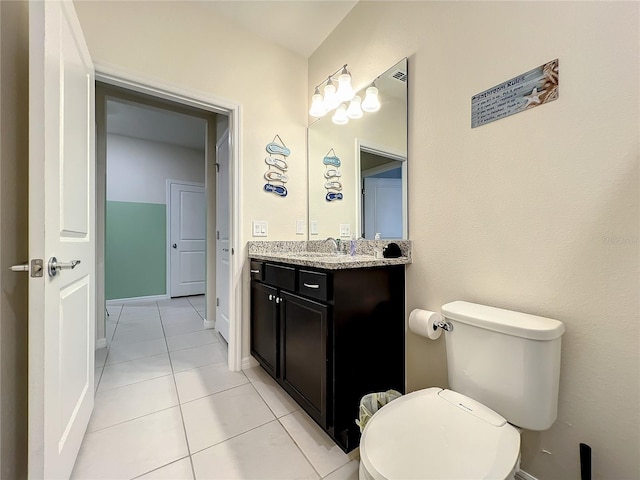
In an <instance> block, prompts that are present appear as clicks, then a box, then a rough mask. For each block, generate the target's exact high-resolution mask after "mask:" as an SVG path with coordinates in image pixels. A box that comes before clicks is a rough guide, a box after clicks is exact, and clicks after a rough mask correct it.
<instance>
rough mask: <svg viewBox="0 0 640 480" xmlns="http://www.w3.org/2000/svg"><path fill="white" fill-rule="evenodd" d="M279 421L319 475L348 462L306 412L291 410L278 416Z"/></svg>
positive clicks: (323, 474)
mask: <svg viewBox="0 0 640 480" xmlns="http://www.w3.org/2000/svg"><path fill="white" fill-rule="evenodd" d="M280 423H282V425H283V426H284V428H285V429H286V430H287V432H289V435H291V438H293V441H294V442H296V444H297V445H298V447H300V450H302V453H304V455H305V457H307V459H308V460H309V461H310V462H311V464H312V465H313V467H314V468H315V469H316V471H317V472H318V473H319V474H320V476H322V477H324V476H325V475H328V474H330V473H331V472H333V471H334V470H336V469H337V468H340V467H341V466H342V465H345V464H346V463H348V462H349V460H350V459H349V457H348V455H347V454H346V453H344V452H343V451H342V450H341V449H340V447H338V446H337V445H336V444H335V442H334V441H333V440H331V438H330V437H329V436H328V435H327V434H326V433H325V432H324V431H323V430H322V429H321V428H320V427H319V426H318V425H317V424H316V423H315V422H314V421H313V420H312V419H311V418H310V417H309V416H308V415H307V414H306V413H304V412H302V411H297V412H293V413H291V414H289V415H286V416H284V417H282V418H280Z"/></svg>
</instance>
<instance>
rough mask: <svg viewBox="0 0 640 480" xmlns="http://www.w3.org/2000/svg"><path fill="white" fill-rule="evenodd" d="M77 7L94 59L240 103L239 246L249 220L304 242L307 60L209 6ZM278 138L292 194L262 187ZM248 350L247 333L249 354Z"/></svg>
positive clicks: (274, 235)
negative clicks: (300, 226)
mask: <svg viewBox="0 0 640 480" xmlns="http://www.w3.org/2000/svg"><path fill="white" fill-rule="evenodd" d="M74 5H75V7H76V10H77V12H78V17H79V19H80V23H81V25H82V28H83V31H84V35H85V37H86V40H87V44H88V45H89V50H90V52H91V56H92V58H93V60H94V62H96V63H97V64H106V65H110V66H115V67H118V68H120V69H123V70H125V71H129V72H132V73H134V74H139V75H142V76H143V77H145V78H151V79H153V80H155V81H158V82H162V83H165V84H169V85H175V86H178V87H179V88H181V89H186V90H195V91H199V92H204V93H206V94H210V95H212V96H215V97H221V98H225V99H228V100H230V101H234V102H238V103H239V104H240V105H241V109H242V124H241V133H242V138H241V149H242V154H241V155H242V157H241V158H240V168H241V182H242V187H241V188H242V198H241V200H240V210H241V212H242V216H243V217H242V222H243V224H242V225H241V238H240V242H239V245H241V246H242V249H241V251H239V252H236V254H237V255H241V257H242V258H243V259H244V258H245V257H246V250H245V248H244V245H245V244H246V241H247V240H250V239H251V237H250V235H251V221H252V220H267V221H268V222H269V237H268V240H295V239H299V238H300V237H296V235H295V220H296V219H306V216H307V207H306V198H307V191H306V189H307V187H306V184H307V174H306V161H305V158H306V144H305V127H306V121H307V114H306V84H307V62H306V59H304V58H303V57H301V56H299V55H297V54H294V53H291V52H290V51H288V50H285V49H283V48H282V47H279V46H276V45H275V44H273V43H270V42H268V41H265V40H263V39H260V38H258V37H256V36H255V35H253V34H250V33H248V32H246V31H243V30H241V29H238V28H236V27H231V26H229V24H228V22H227V21H226V20H224V19H222V18H217V17H216V16H215V15H214V14H213V13H212V12H211V11H210V10H209V9H207V8H206V6H205V7H203V6H198V5H195V4H192V3H189V2H162V1H159V2H111V1H96V2H93V1H92V2H88V1H76V2H75V3H74ZM178 5H179V6H178ZM276 134H279V135H280V137H281V138H282V139H283V140H284V142H285V143H286V144H287V146H288V147H289V148H290V149H291V151H292V154H291V156H290V157H289V170H288V172H287V173H288V175H289V183H288V184H287V187H288V190H289V195H288V196H287V197H286V198H281V197H278V196H276V195H274V194H271V193H266V192H264V191H263V186H264V184H265V180H264V178H263V175H264V172H265V171H266V170H267V168H266V167H267V165H266V164H265V162H264V158H265V156H266V155H267V152H266V151H265V146H266V144H267V143H269V142H271V141H272V139H273V137H274V136H275V135H276ZM243 292H244V295H243V298H244V303H243V332H247V331H248V315H247V311H248V300H247V299H248V279H247V280H246V281H245V282H244V284H243ZM212 297H213V296H212ZM248 351H249V339H248V336H247V335H245V336H244V338H243V352H244V353H243V356H247V355H248Z"/></svg>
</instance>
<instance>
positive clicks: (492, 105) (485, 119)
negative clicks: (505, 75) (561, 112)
mask: <svg viewBox="0 0 640 480" xmlns="http://www.w3.org/2000/svg"><path fill="white" fill-rule="evenodd" d="M558 72H559V70H558V59H557V58H556V59H555V60H552V61H550V62H548V63H545V64H544V65H542V66H540V67H538V68H534V69H533V70H529V71H528V72H526V73H523V74H522V75H518V76H517V77H514V78H512V79H511V80H507V81H506V82H504V83H501V84H499V85H496V86H495V87H493V88H490V89H488V90H485V91H484V92H481V93H478V94H477V95H474V96H473V97H471V128H476V127H479V126H481V125H484V124H486V123H490V122H493V121H495V120H500V119H501V118H504V117H508V116H509V115H514V114H516V113H520V112H524V111H525V110H529V109H531V108H534V107H537V106H539V105H542V104H544V103H549V102H552V101H554V100H557V99H558V84H559V73H558Z"/></svg>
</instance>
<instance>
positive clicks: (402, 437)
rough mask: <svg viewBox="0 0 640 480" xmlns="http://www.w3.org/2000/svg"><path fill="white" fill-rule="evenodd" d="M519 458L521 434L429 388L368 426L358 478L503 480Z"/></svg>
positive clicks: (487, 412)
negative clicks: (487, 479) (483, 479)
mask: <svg viewBox="0 0 640 480" xmlns="http://www.w3.org/2000/svg"><path fill="white" fill-rule="evenodd" d="M519 454H520V434H519V433H518V431H517V430H516V428H515V427H513V426H512V425H510V424H508V423H507V422H506V420H505V419H504V418H502V417H501V416H500V415H498V414H497V413H496V412H494V411H493V410H491V409H489V408H487V407H485V406H484V405H482V404H481V403H479V402H476V401H475V400H473V399H471V398H469V397H465V396H464V395H461V394H459V393H456V392H453V391H451V390H443V389H441V388H428V389H426V390H419V391H417V392H413V393H410V394H408V395H405V396H403V397H400V398H399V399H397V400H394V401H393V402H391V403H389V404H388V405H386V406H384V407H382V408H381V409H380V410H379V411H378V412H377V413H376V414H375V415H374V416H373V417H372V418H371V419H370V420H369V422H368V423H367V426H366V428H365V430H364V432H363V434H362V438H361V440H360V460H361V466H360V468H361V473H364V475H361V478H363V477H364V478H372V479H374V480H398V479H403V480H405V479H424V480H426V479H438V480H442V479H479V478H492V479H505V478H508V477H509V476H510V475H513V472H514V469H515V468H516V465H517V463H518V458H519ZM362 469H364V472H362Z"/></svg>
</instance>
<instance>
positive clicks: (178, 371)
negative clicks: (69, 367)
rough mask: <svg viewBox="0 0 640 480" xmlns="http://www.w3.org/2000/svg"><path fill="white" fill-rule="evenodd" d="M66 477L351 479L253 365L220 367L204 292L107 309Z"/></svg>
mask: <svg viewBox="0 0 640 480" xmlns="http://www.w3.org/2000/svg"><path fill="white" fill-rule="evenodd" d="M108 310H109V314H110V316H109V317H108V320H107V337H108V339H109V340H110V348H109V349H108V351H107V349H102V350H99V351H97V352H96V372H95V378H96V397H95V407H94V411H93V416H92V417H91V421H90V423H89V427H88V429H87V433H86V435H85V438H84V441H83V443H82V447H81V449H80V453H79V455H78V459H77V461H76V465H75V468H74V471H73V474H72V477H71V478H73V479H86V480H88V479H133V478H141V479H171V480H182V479H191V480H193V479H198V480H199V479H209V478H211V479H273V480H286V479H319V478H324V479H328V480H357V478H358V460H357V453H355V452H354V453H352V454H350V455H346V454H345V453H343V452H342V450H340V448H338V447H337V446H336V445H335V444H334V443H333V441H332V440H331V439H330V438H329V437H328V436H327V435H326V434H325V433H324V432H323V431H322V430H321V429H320V428H319V427H318V426H317V425H316V424H315V423H314V422H313V420H311V418H310V417H309V416H307V414H306V413H304V412H303V411H302V410H300V408H299V407H298V405H297V404H296V403H295V402H294V401H293V400H292V399H291V398H290V397H289V396H288V395H287V394H286V393H285V392H284V391H283V390H282V389H281V388H280V386H279V385H278V384H277V383H276V382H275V381H273V379H272V378H271V377H269V376H268V375H267V374H266V373H265V372H264V371H263V370H262V369H261V368H260V367H257V368H252V369H249V370H246V371H244V372H231V371H229V369H228V368H227V349H226V344H225V343H224V340H222V339H221V338H220V337H218V335H217V334H216V333H215V332H214V331H213V330H206V329H204V328H203V322H202V317H203V311H204V297H203V296H198V297H188V298H180V299H173V300H167V301H159V302H151V303H140V304H130V303H128V304H126V305H124V306H122V305H120V306H111V305H110V306H109V308H108Z"/></svg>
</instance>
